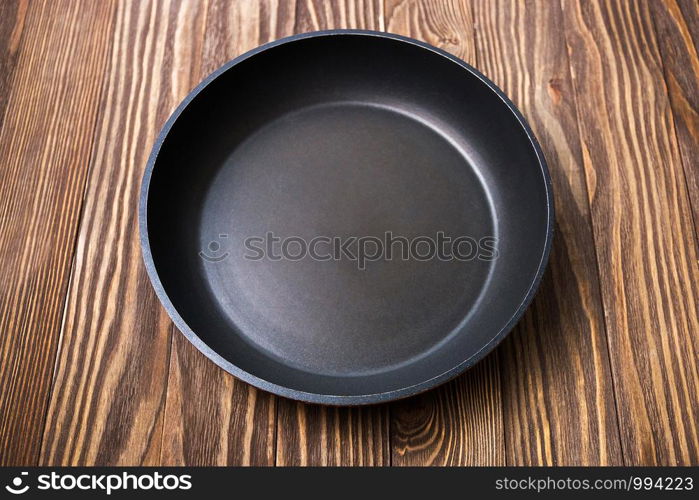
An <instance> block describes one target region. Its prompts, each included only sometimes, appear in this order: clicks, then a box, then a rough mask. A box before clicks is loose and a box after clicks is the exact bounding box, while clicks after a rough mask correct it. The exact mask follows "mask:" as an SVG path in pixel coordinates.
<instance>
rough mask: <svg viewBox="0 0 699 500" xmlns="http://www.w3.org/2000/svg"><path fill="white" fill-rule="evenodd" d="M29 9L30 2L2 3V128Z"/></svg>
mask: <svg viewBox="0 0 699 500" xmlns="http://www.w3.org/2000/svg"><path fill="white" fill-rule="evenodd" d="M27 7H28V0H7V1H5V2H0V128H2V121H3V118H4V117H5V108H6V107H7V100H8V99H9V97H10V88H11V86H12V76H13V75H14V72H15V66H16V65H17V56H18V49H19V46H20V44H21V42H22V33H24V19H25V17H26V15H27Z"/></svg>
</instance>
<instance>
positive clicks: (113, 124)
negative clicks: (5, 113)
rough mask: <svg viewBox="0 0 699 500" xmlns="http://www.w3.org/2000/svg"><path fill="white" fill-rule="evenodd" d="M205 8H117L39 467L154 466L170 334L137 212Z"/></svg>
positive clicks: (188, 75)
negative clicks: (150, 157) (142, 247)
mask: <svg viewBox="0 0 699 500" xmlns="http://www.w3.org/2000/svg"><path fill="white" fill-rule="evenodd" d="M100 3H101V2H100ZM205 8H206V4H204V3H200V2H188V1H181V2H177V1H157V2H147V3H142V2H119V3H118V5H117V11H116V17H115V23H116V26H115V34H114V40H113V48H112V51H111V55H110V59H109V63H108V66H107V69H106V71H107V78H108V80H107V84H106V87H105V91H104V96H103V99H102V103H101V114H100V117H99V121H98V125H97V136H96V145H95V152H94V155H93V157H92V160H91V169H90V176H89V179H88V184H87V189H86V194H85V202H84V215H83V220H82V222H81V225H80V232H79V237H78V244H77V250H76V257H75V268H74V272H73V275H72V279H71V286H70V289H69V293H68V301H67V307H66V313H65V322H64V327H63V332H62V335H63V340H62V346H61V351H60V356H59V358H58V361H57V365H56V373H55V382H54V390H53V393H52V398H51V402H50V406H49V410H48V416H47V421H46V429H45V433H44V443H43V446H42V453H41V462H42V463H44V464H66V465H67V464H70V465H74V464H81V465H83V464H84V465H92V464H104V465H112V464H128V465H136V464H158V463H159V461H160V450H161V440H162V423H163V415H164V409H165V395H166V384H167V378H168V361H169V357H170V339H171V334H172V331H173V328H172V326H171V323H170V321H169V319H168V317H167V315H166V313H165V311H164V309H162V307H160V304H159V303H158V301H157V299H156V297H155V293H154V292H153V290H152V288H151V285H150V283H149V281H148V278H147V277H146V272H145V269H144V267H143V264H142V259H141V251H140V244H139V239H138V229H137V228H138V224H137V206H138V196H139V189H140V182H141V176H142V173H143V169H144V167H145V164H146V160H147V157H148V154H149V152H150V148H151V146H152V144H153V140H154V139H155V137H156V134H157V132H158V130H159V129H160V127H161V126H162V124H163V123H164V121H165V120H166V119H167V117H168V115H169V114H170V112H171V111H172V110H173V109H174V107H175V106H176V105H177V104H178V103H179V101H180V100H181V99H182V98H183V97H184V96H185V94H186V92H187V91H189V89H190V88H191V87H192V86H193V85H194V84H195V83H196V82H197V80H198V79H199V77H200V74H199V72H198V69H196V68H198V67H199V65H200V64H199V62H198V58H199V57H201V54H202V48H203V47H202V40H203V28H204V24H203V20H204V15H205Z"/></svg>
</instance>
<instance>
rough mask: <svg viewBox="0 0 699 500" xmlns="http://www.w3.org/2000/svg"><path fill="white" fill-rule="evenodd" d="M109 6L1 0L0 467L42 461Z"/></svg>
mask: <svg viewBox="0 0 699 500" xmlns="http://www.w3.org/2000/svg"><path fill="white" fill-rule="evenodd" d="M112 13H113V5H112V4H111V3H107V2H70V1H47V2H40V1H36V2H31V3H29V4H28V5H27V4H25V3H23V2H21V3H19V4H15V3H14V2H10V3H4V2H3V4H2V7H0V25H1V26H2V29H0V37H2V38H0V40H1V41H2V48H0V52H1V53H2V56H0V62H1V64H2V69H1V70H0V73H1V74H0V96H1V100H0V106H2V107H3V108H5V109H4V110H2V109H0V115H2V116H4V119H3V121H2V129H1V130H0V332H2V335H0V360H2V361H1V362H0V388H1V390H0V465H30V464H36V463H37V460H38V455H39V447H40V444H41V435H42V429H43V424H44V417H45V412H46V405H47V403H48V398H49V392H50V386H51V375H52V370H53V364H54V358H55V353H56V346H57V344H58V339H59V331H60V321H61V314H62V311H63V306H64V300H65V293H66V287H67V284H68V276H69V270H70V263H71V257H72V255H73V251H74V242H75V234H76V231H77V227H78V219H79V214H80V207H81V201H82V194H83V190H84V184H85V177H86V174H87V166H88V160H89V156H90V151H91V147H92V138H93V133H94V127H95V119H96V116H97V111H98V104H99V92H100V89H101V86H102V82H103V71H104V66H105V63H106V57H105V55H106V54H107V52H108V46H109V40H110V37H111V32H112V27H113V23H112ZM5 16H7V17H5ZM25 16H26V19H25ZM13 67H14V70H13V69H12V68H13ZM5 71H7V73H6V72H5ZM10 82H12V90H11V93H10V94H9V98H8V95H7V92H6V90H7V85H9V84H10Z"/></svg>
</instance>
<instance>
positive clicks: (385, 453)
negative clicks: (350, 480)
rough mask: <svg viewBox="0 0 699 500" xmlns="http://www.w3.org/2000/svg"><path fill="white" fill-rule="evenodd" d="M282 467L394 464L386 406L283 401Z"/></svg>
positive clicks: (279, 452)
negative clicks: (352, 405)
mask: <svg viewBox="0 0 699 500" xmlns="http://www.w3.org/2000/svg"><path fill="white" fill-rule="evenodd" d="M278 416H279V426H278V430H277V432H278V436H277V462H276V464H277V465H279V466H301V465H319V466H327V465H331V466H338V465H342V466H345V465H362V466H369V465H390V455H389V435H388V432H389V426H388V413H387V411H386V408H385V406H383V407H381V406H379V407H375V408H373V407H372V408H365V407H355V408H340V407H328V406H320V405H308V404H304V403H298V402H293V401H288V400H282V399H280V400H279V415H278Z"/></svg>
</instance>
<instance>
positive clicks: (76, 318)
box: [0, 0, 699, 465]
mask: <svg viewBox="0 0 699 500" xmlns="http://www.w3.org/2000/svg"><path fill="white" fill-rule="evenodd" d="M697 5H698V4H697V2H696V1H695V0H657V1H656V0H647V1H633V2H632V1H622V0H618V1H601V0H600V1H577V0H560V1H559V0H549V1H546V0H537V1H522V2H520V1H511V0H474V1H468V0H454V1H441V0H431V1H428V0H423V1H420V0H385V1H384V0H343V1H335V2H323V1H318V0H297V1H294V0H239V1H230V2H229V1H223V0H202V1H196V0H182V1H168V0H163V1H116V2H111V1H98V2H97V1H92V0H85V1H69V0H67V1H63V0H46V1H42V0H28V1H25V0H2V1H0V354H1V356H2V358H1V362H0V464H2V465H24V464H76V465H77V464H270V465H272V464H277V465H307V464H308V465H310V464H319V465H321V464H322V465H334V464H375V465H427V464H448V465H461V464H465V465H470V464H480V465H488V464H493V465H497V464H537V465H538V464H541V465H566V464H569V465H573V464H629V465H633V464H648V465H651V464H665V465H675V464H695V465H696V464H699V368H698V363H699V358H698V355H699V310H698V308H699V260H698V256H697V254H698V251H697V246H698V245H697V243H698V240H697V230H698V229H699V56H698V55H697V44H698V43H699V8H698V6H697ZM330 28H366V29H373V30H385V31H390V32H393V33H400V34H404V35H409V36H412V37H415V38H418V39H421V40H424V41H427V42H429V43H432V44H434V45H436V46H438V47H441V48H444V49H446V50H448V51H450V52H452V53H453V54H456V55H457V56H459V57H461V58H463V59H464V60H466V61H468V62H470V63H471V64H473V65H474V66H476V67H477V68H479V69H481V70H482V71H483V72H484V73H485V74H486V75H487V76H489V77H490V78H491V79H492V80H494V81H495V83H497V84H498V85H499V86H501V88H502V89H503V90H504V91H505V92H506V93H507V94H508V95H509V96H510V97H511V98H512V100H513V101H514V102H515V103H516V104H517V105H518V106H519V107H520V109H521V110H522V111H523V113H524V115H525V116H526V117H527V118H528V120H529V121H530V123H531V125H532V127H533V129H534V131H535V132H536V134H537V136H538V137H539V139H540V141H541V145H542V147H543V149H544V152H545V154H546V157H547V158H548V162H549V166H550V169H551V175H552V177H553V184H554V190H555V199H556V200H555V201H556V211H557V223H556V239H555V244H554V248H553V252H552V255H551V263H550V266H549V269H548V271H547V273H546V275H545V278H544V281H543V283H542V286H541V291H540V292H539V294H538V296H537V298H536V300H535V301H534V303H533V305H532V306H531V308H530V309H529V311H528V312H527V313H526V315H525V316H524V318H523V319H522V320H521V322H520V323H519V325H518V326H517V327H516V329H515V330H514V332H513V333H512V334H511V335H510V337H509V338H508V339H507V340H506V341H505V342H504V343H503V344H502V345H501V346H500V347H499V348H498V349H496V351H494V352H493V353H492V354H491V355H490V356H488V357H487V358H486V359H485V360H484V361H483V362H481V363H480V364H478V365H477V366H476V367H475V368H474V369H472V370H471V371H469V372H468V373H466V374H465V375H463V376H461V377H459V378H457V379H456V380H454V381H452V382H450V383H448V384H446V385H445V386H443V387H441V388H439V389H436V390H433V391H431V392H428V393H426V394H423V395H420V396H418V397H414V398H411V399H408V400H404V401H400V402H397V403H394V404H390V405H383V406H375V407H368V408H349V409H347V408H326V407H321V406H311V405H306V404H301V403H295V402H293V401H289V400H285V399H282V398H278V397H274V396H271V395H269V394H267V393H264V392H261V391H258V390H255V389H253V388H252V387H250V386H248V385H246V384H245V383H242V382H239V381H237V380H235V379H234V378H233V377H231V376H230V375H228V374H227V373H225V372H223V371H222V370H220V369H219V368H217V367H216V366H215V365H214V364H212V363H211V362H209V361H208V360H207V359H206V358H204V356H203V355H201V354H200V353H199V352H198V351H196V350H195V349H194V348H193V347H192V346H191V345H190V344H189V343H188V342H187V341H186V340H185V339H184V337H183V336H182V335H180V334H179V333H178V332H177V331H176V330H175V329H174V327H173V326H172V324H171V323H170V321H169V320H168V318H167V315H166V314H165V312H164V310H163V309H162V307H161V306H160V304H159V303H158V301H157V299H156V298H155V295H154V293H153V291H152V289H151V286H150V284H149V282H148V279H147V277H146V274H145V271H144V267H143V265H142V262H141V255H140V248H139V242H138V235H137V224H136V210H137V201H138V200H137V198H138V193H139V185H140V180H141V175H142V171H143V168H144V166H145V163H146V158H147V155H148V154H149V150H150V147H151V145H152V142H153V140H154V138H155V136H156V135H157V133H158V131H159V129H160V127H161V126H162V125H163V123H164V121H165V120H166V118H167V117H168V115H169V113H170V112H171V111H172V110H173V109H174V108H175V106H176V105H177V104H178V103H179V101H180V100H181V99H182V98H183V97H184V96H185V95H186V94H187V93H188V91H189V90H190V89H191V88H192V87H193V86H194V85H195V84H196V83H197V82H199V81H200V80H201V79H202V78H203V77H204V76H206V75H207V74H208V73H210V72H211V71H213V70H214V69H216V68H217V67H218V66H220V65H221V64H223V63H224V62H226V61H227V60H229V59H231V58H233V57H235V56H237V55H239V54H241V53H242V52H244V51H247V50H249V49H251V48H253V47H255V46H257V45H259V44H262V43H264V42H268V41H270V40H274V39H277V38H280V37H283V36H287V35H291V34H294V33H299V32H304V31H311V30H319V29H330Z"/></svg>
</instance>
